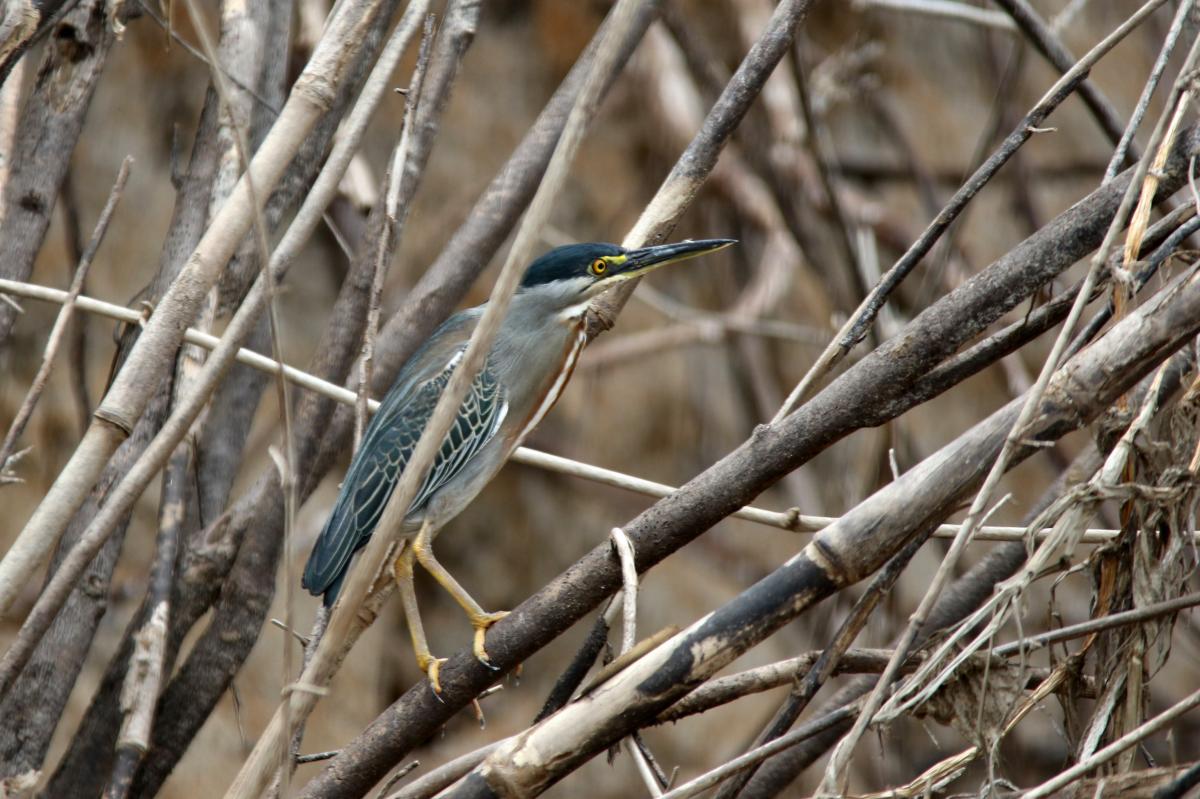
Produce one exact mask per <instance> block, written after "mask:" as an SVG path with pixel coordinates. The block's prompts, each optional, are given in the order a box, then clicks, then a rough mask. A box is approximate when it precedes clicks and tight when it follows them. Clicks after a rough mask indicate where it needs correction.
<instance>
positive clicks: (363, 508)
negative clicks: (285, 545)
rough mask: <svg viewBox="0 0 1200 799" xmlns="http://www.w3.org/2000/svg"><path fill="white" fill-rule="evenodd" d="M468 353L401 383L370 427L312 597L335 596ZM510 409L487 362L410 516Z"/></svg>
mask: <svg viewBox="0 0 1200 799" xmlns="http://www.w3.org/2000/svg"><path fill="white" fill-rule="evenodd" d="M464 351H465V347H460V348H458V349H456V350H455V351H454V354H453V356H452V357H451V358H450V360H449V361H448V362H447V363H446V365H445V367H444V368H443V369H442V370H441V371H440V372H438V373H436V374H434V375H433V376H432V377H430V378H429V379H427V380H424V381H421V382H417V383H415V384H412V385H409V386H397V388H396V389H394V390H393V392H391V393H389V394H388V396H387V397H386V398H385V399H384V401H383V404H382V405H381V406H380V408H379V412H378V413H377V414H376V415H375V418H374V419H372V420H371V424H370V425H369V426H368V427H367V431H366V433H365V434H364V436H363V441H362V445H361V446H360V447H359V451H358V454H357V455H355V457H354V461H353V462H352V463H351V464H350V469H349V470H348V471H347V473H346V479H345V481H343V483H342V489H341V493H339V494H338V499H337V503H336V504H335V505H334V508H333V513H332V514H331V515H330V517H329V521H328V522H326V524H325V529H324V530H323V531H322V532H321V535H320V537H319V538H318V539H317V543H316V545H315V546H314V547H313V551H312V554H311V555H310V556H309V559H308V565H307V566H306V567H305V569H304V579H303V585H304V587H305V588H307V589H308V590H309V592H311V593H313V594H322V593H323V594H325V605H326V606H327V607H328V606H330V605H332V604H333V602H334V600H335V599H336V598H337V592H338V589H339V588H340V587H341V582H342V578H343V577H344V576H345V573H346V570H347V569H348V568H349V565H350V559H351V558H352V557H353V556H354V553H355V552H356V551H357V550H358V549H360V548H361V547H363V546H365V545H366V543H367V540H368V539H369V538H370V537H371V534H372V533H373V532H374V531H375V526H376V525H377V524H378V523H379V518H380V516H381V515H382V514H383V508H384V506H385V505H386V504H387V501H388V499H389V498H390V497H391V495H392V491H393V489H395V487H396V484H397V483H398V482H399V481H400V475H401V474H402V473H403V472H404V468H405V466H406V465H407V464H408V461H409V459H410V458H411V457H412V453H413V450H414V449H415V448H416V446H417V441H418V439H420V437H421V433H422V432H423V431H424V429H425V425H426V424H427V423H428V422H429V419H430V417H432V415H433V410H434V408H435V407H436V406H437V402H438V399H439V398H440V397H441V395H442V392H443V391H444V390H445V388H446V385H447V384H448V383H449V382H450V376H451V375H452V374H453V373H454V370H455V368H457V366H458V364H459V362H460V361H461V360H462V356H463V353H464ZM507 410H508V404H507V402H506V401H505V398H504V392H503V390H502V388H501V386H500V384H499V382H498V381H497V380H496V375H495V373H494V372H493V371H492V369H491V368H490V365H485V366H484V368H483V369H481V370H480V372H479V374H478V375H477V376H476V377H475V380H474V382H473V383H472V384H471V388H470V390H469V391H468V392H467V396H466V398H465V399H464V400H463V404H462V406H461V407H460V408H459V413H458V415H457V417H456V418H455V420H454V423H453V424H452V425H451V426H450V430H449V432H448V433H447V434H446V437H445V438H444V439H443V440H442V446H441V448H440V449H439V450H438V452H437V455H436V456H435V458H434V461H433V465H432V466H431V467H430V469H429V472H428V474H426V476H425V479H424V480H423V481H422V483H421V487H420V488H419V489H418V490H417V494H416V496H415V498H414V499H413V502H412V504H410V505H409V510H408V514H406V515H409V514H412V513H414V512H417V511H420V510H421V509H422V508H424V507H425V505H426V504H427V503H428V502H429V499H430V497H432V496H433V495H434V494H435V493H436V492H437V490H438V489H439V488H441V487H443V486H445V485H446V484H447V483H448V482H450V481H451V480H452V479H454V477H455V476H456V475H457V474H459V473H460V472H461V471H462V469H463V467H464V466H466V464H467V463H468V462H469V461H470V460H471V458H472V457H474V456H475V455H476V454H477V453H478V452H479V450H480V449H481V448H482V447H483V446H484V445H485V444H487V442H488V441H490V440H491V439H492V437H494V436H495V435H496V432H497V431H498V430H499V428H500V423H501V422H502V421H503V420H504V416H505V414H506V412H507Z"/></svg>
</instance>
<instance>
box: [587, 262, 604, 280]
mask: <svg viewBox="0 0 1200 799" xmlns="http://www.w3.org/2000/svg"><path fill="white" fill-rule="evenodd" d="M588 271H589V272H591V273H592V274H593V275H595V276H596V277H600V276H601V275H603V274H604V273H605V272H607V271H608V261H606V260H604V259H603V258H597V259H596V260H594V261H592V265H591V266H590V267H588Z"/></svg>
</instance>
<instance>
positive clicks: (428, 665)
mask: <svg viewBox="0 0 1200 799" xmlns="http://www.w3.org/2000/svg"><path fill="white" fill-rule="evenodd" d="M445 662H446V658H435V657H434V656H433V655H431V654H429V653H428V652H425V653H423V654H422V653H420V652H418V653H417V668H419V669H420V670H421V671H423V672H425V676H426V677H428V678H429V684H430V685H431V686H432V687H433V695H434V696H436V697H437V698H438V699H439V700H440V699H441V698H442V683H441V681H439V680H438V671H439V670H440V669H441V667H442V664H443V663H445Z"/></svg>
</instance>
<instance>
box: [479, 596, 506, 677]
mask: <svg viewBox="0 0 1200 799" xmlns="http://www.w3.org/2000/svg"><path fill="white" fill-rule="evenodd" d="M507 615H508V611H507V610H499V611H496V612H495V613H481V614H471V626H472V627H474V628H475V643H474V645H473V646H472V647H471V648H472V649H473V650H474V652H475V659H476V660H478V661H479V662H480V663H482V664H483V665H485V666H487V667H488V668H489V669H491V670H492V671H499V670H500V668H499V667H498V666H493V665H492V659H491V658H490V657H488V653H487V650H486V649H484V648H483V638H484V636H485V635H487V631H488V628H489V627H491V626H492V625H493V624H495V623H496V622H498V621H500V620H501V619H503V618H504V617H505V616H507Z"/></svg>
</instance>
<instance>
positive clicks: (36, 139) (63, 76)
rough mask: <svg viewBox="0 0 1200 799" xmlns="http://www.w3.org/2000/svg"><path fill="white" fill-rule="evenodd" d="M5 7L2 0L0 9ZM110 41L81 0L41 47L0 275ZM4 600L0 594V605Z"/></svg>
mask: <svg viewBox="0 0 1200 799" xmlns="http://www.w3.org/2000/svg"><path fill="white" fill-rule="evenodd" d="M11 10H12V9H8V5H7V4H6V11H11ZM115 41H116V34H115V33H114V31H113V29H112V26H110V25H109V19H108V4H107V3H105V2H103V0H84V2H82V3H81V4H80V5H79V6H78V7H76V8H74V9H73V10H71V11H70V13H68V14H67V16H66V17H64V18H63V19H62V21H61V22H60V23H59V24H58V30H57V31H56V33H55V35H54V37H53V44H52V45H51V46H50V47H47V48H46V52H45V54H44V55H43V57H42V63H41V65H40V66H39V67H38V72H37V78H36V81H35V83H34V86H33V90H32V91H31V92H30V94H29V97H28V98H27V99H26V100H25V104H24V106H23V110H22V113H21V115H20V118H19V120H18V124H17V130H16V141H15V144H14V147H13V149H12V151H11V154H10V155H11V157H10V159H9V169H10V172H9V176H8V180H7V181H5V185H4V196H3V198H2V200H3V203H4V210H3V212H0V241H3V242H5V253H4V259H3V261H0V277H6V278H10V279H13V280H27V279H29V274H30V272H31V271H32V269H33V260H34V258H35V257H36V255H37V253H38V250H40V249H41V247H42V241H43V240H44V239H45V236H46V230H47V229H48V228H49V226H50V214H51V212H52V211H53V210H54V200H55V198H56V197H57V196H58V192H59V190H60V189H61V188H62V183H63V180H64V179H65V177H66V174H67V168H68V164H69V163H70V158H68V157H64V155H65V154H68V153H70V152H72V151H73V150H74V149H75V143H76V141H78V139H79V134H80V132H81V131H82V130H83V121H84V118H85V116H86V115H87V111H88V107H89V106H90V105H91V100H92V94H93V93H94V92H95V90H96V84H97V83H98V82H99V80H100V73H101V72H102V71H103V69H104V65H105V63H106V61H107V59H108V54H109V52H110V50H111V49H112V46H113V43H114V42H115ZM13 60H15V54H12V55H10V57H8V58H4V54H3V51H2V50H0V64H4V65H7V66H8V67H11V65H12V62H13ZM6 74H7V69H6V68H4V67H2V66H0V81H3V79H4V76H5V75H6ZM15 323H16V313H15V311H14V309H13V308H11V307H9V306H8V305H6V304H4V303H0V347H3V346H4V345H5V344H6V343H7V342H8V338H9V334H10V333H11V331H12V326H13V325H14V324H15ZM88 488H91V486H88ZM51 543H53V542H51ZM48 550H49V547H47V550H46V551H48ZM40 562H41V559H40V558H39V560H38V564H40ZM29 571H32V569H29ZM7 604H8V602H0V611H2V610H3V608H4V607H6V606H7Z"/></svg>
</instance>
